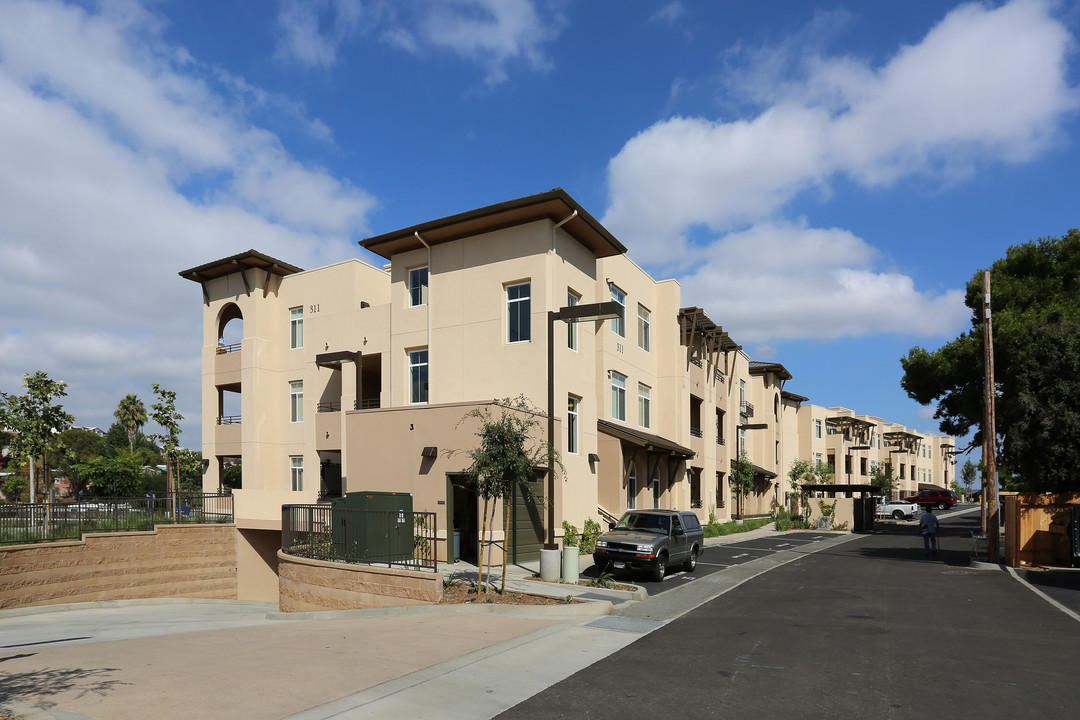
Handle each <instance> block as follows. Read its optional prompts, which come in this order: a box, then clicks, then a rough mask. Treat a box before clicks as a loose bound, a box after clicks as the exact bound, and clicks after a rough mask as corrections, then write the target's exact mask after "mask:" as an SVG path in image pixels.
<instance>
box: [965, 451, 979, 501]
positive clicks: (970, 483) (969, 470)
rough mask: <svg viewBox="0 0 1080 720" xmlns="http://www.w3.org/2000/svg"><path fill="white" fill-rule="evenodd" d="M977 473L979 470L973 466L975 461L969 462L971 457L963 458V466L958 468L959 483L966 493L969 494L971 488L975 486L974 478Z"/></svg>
mask: <svg viewBox="0 0 1080 720" xmlns="http://www.w3.org/2000/svg"><path fill="white" fill-rule="evenodd" d="M978 475H979V470H978V468H976V467H975V463H973V462H971V458H968V459H967V460H965V461H964V466H963V467H962V468H960V484H961V485H962V486H963V488H964V492H965V493H967V494H968V495H971V491H972V488H973V487H975V478H977V477H978Z"/></svg>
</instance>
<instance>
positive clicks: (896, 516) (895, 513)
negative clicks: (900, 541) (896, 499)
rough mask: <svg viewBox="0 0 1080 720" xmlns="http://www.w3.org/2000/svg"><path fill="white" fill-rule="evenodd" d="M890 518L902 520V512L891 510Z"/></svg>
mask: <svg viewBox="0 0 1080 720" xmlns="http://www.w3.org/2000/svg"><path fill="white" fill-rule="evenodd" d="M892 516H893V520H903V519H904V511H903V510H893V511H892Z"/></svg>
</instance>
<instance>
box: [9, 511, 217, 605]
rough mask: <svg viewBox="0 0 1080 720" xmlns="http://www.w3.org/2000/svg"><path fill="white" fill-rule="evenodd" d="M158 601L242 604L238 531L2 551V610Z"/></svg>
mask: <svg viewBox="0 0 1080 720" xmlns="http://www.w3.org/2000/svg"><path fill="white" fill-rule="evenodd" d="M158 597H188V598H216V599H224V600H235V599H236V597H237V593H236V529H235V528H234V526H232V525H159V526H157V527H156V528H155V530H154V531H152V532H126V533H100V534H88V535H86V536H84V538H83V539H82V540H80V541H73V542H56V543H38V544H33V545H9V546H4V547H0V609H8V608H17V607H29V606H33V605H54V604H58V603H76V602H89V601H100V600H131V599H137V598H158Z"/></svg>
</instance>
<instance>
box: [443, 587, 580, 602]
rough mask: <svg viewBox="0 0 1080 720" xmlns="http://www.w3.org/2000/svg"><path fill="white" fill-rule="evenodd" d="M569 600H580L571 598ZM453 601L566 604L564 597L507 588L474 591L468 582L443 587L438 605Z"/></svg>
mask: <svg viewBox="0 0 1080 720" xmlns="http://www.w3.org/2000/svg"><path fill="white" fill-rule="evenodd" d="M571 602H575V603H577V602H581V600H572V601H571ZM453 603H459V604H460V603H489V604H493V605H566V604H567V602H566V598H554V597H547V596H545V595H530V594H529V593H523V592H514V591H512V590H507V591H506V592H505V593H503V594H501V595H500V594H499V593H498V592H497V591H496V590H489V591H488V592H486V593H480V594H477V593H476V588H475V587H473V586H472V585H470V584H468V583H458V584H457V585H454V586H453V587H448V588H446V587H444V588H443V596H442V599H441V600H439V604H440V605H446V604H453Z"/></svg>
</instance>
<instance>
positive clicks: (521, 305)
mask: <svg viewBox="0 0 1080 720" xmlns="http://www.w3.org/2000/svg"><path fill="white" fill-rule="evenodd" d="M529 307H530V297H529V283H527V282H524V283H517V284H516V285H507V286H506V342H508V343H516V342H528V341H529V339H530V338H531V337H532V334H531V332H530V330H531V329H532V328H531V322H532V316H531V313H530V310H529Z"/></svg>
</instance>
